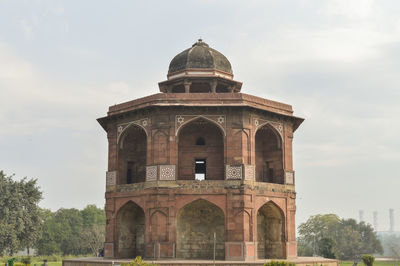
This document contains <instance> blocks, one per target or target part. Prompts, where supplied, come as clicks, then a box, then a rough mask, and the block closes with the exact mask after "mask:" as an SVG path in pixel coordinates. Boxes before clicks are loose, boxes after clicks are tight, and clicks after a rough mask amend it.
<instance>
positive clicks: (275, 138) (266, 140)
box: [255, 125, 284, 184]
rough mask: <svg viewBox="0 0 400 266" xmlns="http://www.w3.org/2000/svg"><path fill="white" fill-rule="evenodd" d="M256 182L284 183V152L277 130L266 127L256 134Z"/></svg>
mask: <svg viewBox="0 0 400 266" xmlns="http://www.w3.org/2000/svg"><path fill="white" fill-rule="evenodd" d="M255 153H256V160H255V161H256V180H257V181H259V182H268V183H277V184H283V183H284V171H283V152H282V143H281V137H280V135H279V133H278V132H276V130H275V129H273V128H272V127H271V126H269V125H264V126H263V127H261V128H260V129H258V130H257V132H256V137H255Z"/></svg>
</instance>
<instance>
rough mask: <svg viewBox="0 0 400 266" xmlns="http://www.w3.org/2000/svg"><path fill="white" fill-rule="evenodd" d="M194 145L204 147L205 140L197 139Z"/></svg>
mask: <svg viewBox="0 0 400 266" xmlns="http://www.w3.org/2000/svg"><path fill="white" fill-rule="evenodd" d="M196 145H198V146H204V145H206V141H205V139H204V138H198V139H197V140H196Z"/></svg>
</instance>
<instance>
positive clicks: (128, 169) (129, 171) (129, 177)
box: [126, 162, 135, 184]
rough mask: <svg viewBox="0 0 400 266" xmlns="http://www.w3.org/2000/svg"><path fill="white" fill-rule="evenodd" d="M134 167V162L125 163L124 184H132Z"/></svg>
mask: <svg viewBox="0 0 400 266" xmlns="http://www.w3.org/2000/svg"><path fill="white" fill-rule="evenodd" d="M134 167H135V163H134V162H128V163H127V167H126V183H127V184H132V183H133V177H134V176H135V173H134V170H135V169H134Z"/></svg>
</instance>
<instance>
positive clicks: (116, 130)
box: [98, 44, 303, 260]
mask: <svg viewBox="0 0 400 266" xmlns="http://www.w3.org/2000/svg"><path fill="white" fill-rule="evenodd" d="M203 48H204V49H205V48H206V47H203V44H202V45H196V47H194V48H193V49H192V50H193V51H194V50H196V51H195V52H194V54H193V55H195V54H197V52H198V51H200V49H203ZM197 50H198V51H197ZM206 50H207V51H208V52H210V51H211V53H213V51H212V50H210V49H208V48H207V49H206ZM193 55H192V56H193ZM196 56H199V58H200V59H201V60H203V61H201V60H200V61H199V62H197V61H196V62H195V61H193V62H189V65H185V64H186V63H187V62H186V63H185V62H183V61H182V60H181V59H182V58H184V57H190V55H189V54H186V52H185V53H183V54H182V55H178V56H177V59H176V60H175V59H174V60H173V62H174V64H173V67H172V68H171V69H172V70H171V73H170V74H171V75H172V74H173V75H178V74H179V73H178V74H176V73H177V72H179V71H183V72H182V73H181V74H179V75H181V76H179V75H178V76H168V80H167V81H164V82H161V83H159V86H160V90H161V91H162V92H164V93H159V94H154V95H151V96H148V97H144V98H141V99H136V100H133V101H129V102H126V103H122V104H118V105H114V106H111V107H110V108H109V112H108V114H107V116H106V117H103V118H100V119H98V121H99V123H100V124H101V125H102V127H103V128H104V129H105V130H106V131H107V138H108V169H107V171H108V172H109V173H114V176H113V179H112V180H111V178H109V179H108V181H109V182H108V186H107V190H106V206H105V209H106V219H107V225H106V243H107V252H106V255H107V256H112V257H116V258H120V257H133V256H136V255H140V256H142V257H145V258H153V259H161V258H190V259H210V258H211V255H212V253H211V252H212V234H213V232H214V231H215V232H216V233H217V243H216V249H217V258H218V259H227V260H249V259H255V258H257V257H258V258H294V257H296V256H297V250H296V235H295V212H296V204H295V199H296V194H295V190H294V183H295V180H294V175H293V173H294V170H293V160H292V141H293V132H294V131H295V130H296V129H297V128H298V126H299V125H300V124H301V122H302V121H303V119H301V118H297V117H295V116H293V110H292V107H291V106H290V105H287V104H284V103H279V102H275V101H271V100H267V99H263V98H260V97H256V96H252V95H247V94H243V93H239V91H240V89H241V83H240V82H237V81H234V80H233V74H232V73H231V72H229V69H228V68H224V67H226V66H223V65H224V63H223V62H222V61H218V60H219V59H218V60H217V61H218V64H219V65H218V64H217V66H218V67H217V68H216V69H214V70H213V69H211V70H210V68H214V67H215V66H216V63H215V62H216V61H215V62H213V63H212V64H213V65H211V63H210V62H211V61H210V60H209V59H210V58H208V57H207V56H208V55H205V54H204V55H203V54H202V52H199V53H198V54H197V55H196ZM213 56H214V55H213ZM181 57H182V58H181ZM215 58H216V57H215V56H214V60H215ZM221 58H222V57H221ZM178 59H179V60H178ZM175 61H176V62H175ZM175 63H176V64H175ZM197 63H199V64H200V65H195V64H197ZM209 63H210V64H209ZM228 63H229V62H228ZM171 64H172V63H171ZM229 66H230V65H229ZM182 67H183V70H182ZM191 67H199V68H200V70H201V71H200V70H199V71H197V70H196V71H194V72H193V69H191ZM202 67H204V68H203V69H201V68H202ZM189 70H190V71H192V72H190V71H189ZM207 71H208V72H207ZM210 71H211V72H210ZM174 73H175V74H174ZM196 161H197V162H198V163H199V162H201V161H204V162H205V164H203V165H204V168H201V167H203V166H201V167H196ZM199 171H202V172H201V173H205V180H202V181H199V180H195V176H196V173H197V174H199ZM111 181H112V182H111ZM210 241H211V242H210ZM110 250H112V252H111V251H110Z"/></svg>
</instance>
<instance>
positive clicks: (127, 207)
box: [117, 201, 145, 258]
mask: <svg viewBox="0 0 400 266" xmlns="http://www.w3.org/2000/svg"><path fill="white" fill-rule="evenodd" d="M144 233H145V214H144V211H143V209H142V208H141V207H140V206H139V205H137V204H136V203H134V202H133V201H128V202H127V203H125V204H124V205H123V206H122V207H121V208H120V209H119V210H118V213H117V241H118V242H117V249H118V252H117V254H118V257H119V258H135V257H136V256H144V247H145V242H144Z"/></svg>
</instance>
